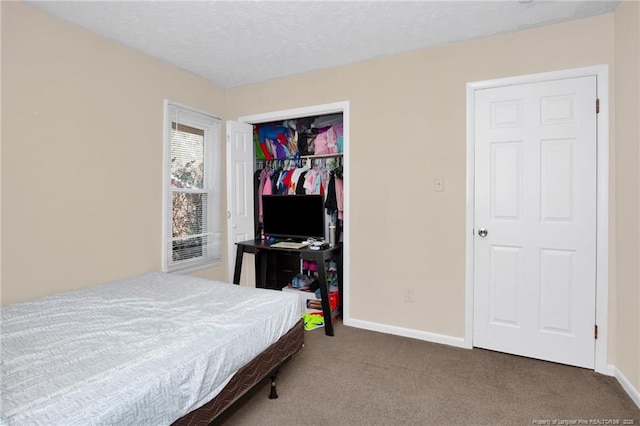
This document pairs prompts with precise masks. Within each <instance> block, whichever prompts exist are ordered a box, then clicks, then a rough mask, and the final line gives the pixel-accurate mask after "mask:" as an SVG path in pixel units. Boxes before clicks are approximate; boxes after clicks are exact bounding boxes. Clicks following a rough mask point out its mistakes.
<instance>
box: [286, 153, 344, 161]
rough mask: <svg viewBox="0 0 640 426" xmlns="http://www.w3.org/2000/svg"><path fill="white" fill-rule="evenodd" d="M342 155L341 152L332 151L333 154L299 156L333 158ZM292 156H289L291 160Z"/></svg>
mask: <svg viewBox="0 0 640 426" xmlns="http://www.w3.org/2000/svg"><path fill="white" fill-rule="evenodd" d="M343 155H344V153H343V152H334V153H333V154H319V155H313V154H312V155H301V156H300V158H305V159H306V158H333V157H342V156H343ZM292 159H293V157H291V158H289V160H292Z"/></svg>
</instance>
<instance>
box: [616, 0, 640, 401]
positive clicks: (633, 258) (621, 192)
mask: <svg viewBox="0 0 640 426" xmlns="http://www.w3.org/2000/svg"><path fill="white" fill-rule="evenodd" d="M614 17H615V84H616V105H615V107H616V114H615V132H616V133H615V137H616V155H615V171H616V190H617V192H618V196H617V210H616V212H617V215H616V216H617V217H616V226H617V232H616V234H617V247H616V253H617V256H616V258H617V295H616V299H617V321H616V326H617V341H618V351H617V357H616V362H615V363H616V367H617V368H618V369H619V370H620V371H621V372H622V373H623V374H624V376H625V377H626V378H627V379H628V380H629V381H630V382H631V383H632V385H633V386H634V387H635V388H636V389H640V172H639V171H640V3H637V2H623V3H621V4H620V5H619V6H618V8H617V9H616V12H615V15H614Z"/></svg>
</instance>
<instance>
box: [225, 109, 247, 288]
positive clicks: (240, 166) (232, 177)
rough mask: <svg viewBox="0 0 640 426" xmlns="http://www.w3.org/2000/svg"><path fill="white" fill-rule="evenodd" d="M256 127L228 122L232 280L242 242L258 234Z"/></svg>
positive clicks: (228, 194) (229, 259) (228, 184)
mask: <svg viewBox="0 0 640 426" xmlns="http://www.w3.org/2000/svg"><path fill="white" fill-rule="evenodd" d="M253 158H254V157H253V126H252V125H250V124H246V123H240V122H237V121H227V235H228V238H227V244H228V262H227V265H228V274H229V275H228V281H229V282H231V280H232V279H233V269H234V266H235V261H236V245H235V243H236V242H238V241H245V240H250V239H252V238H253V237H254V235H253V234H254V215H253V172H254V171H253Z"/></svg>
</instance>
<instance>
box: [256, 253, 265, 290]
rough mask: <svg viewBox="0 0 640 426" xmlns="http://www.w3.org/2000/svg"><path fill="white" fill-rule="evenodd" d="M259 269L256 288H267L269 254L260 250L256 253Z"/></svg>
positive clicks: (257, 270)
mask: <svg viewBox="0 0 640 426" xmlns="http://www.w3.org/2000/svg"><path fill="white" fill-rule="evenodd" d="M256 262H257V263H258V264H257V266H258V267H257V268H256V272H257V273H258V276H257V277H256V287H258V288H267V252H265V251H262V250H258V251H257V252H256Z"/></svg>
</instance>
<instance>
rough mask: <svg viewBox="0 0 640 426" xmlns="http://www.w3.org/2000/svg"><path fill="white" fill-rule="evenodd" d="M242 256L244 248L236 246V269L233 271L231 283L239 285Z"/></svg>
mask: <svg viewBox="0 0 640 426" xmlns="http://www.w3.org/2000/svg"><path fill="white" fill-rule="evenodd" d="M243 254H244V248H242V246H241V245H238V248H237V249H236V267H235V269H234V270H233V283H234V284H240V273H241V272H242V255H243Z"/></svg>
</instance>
